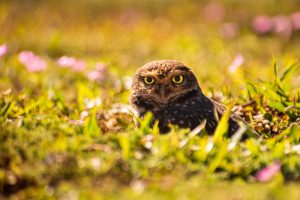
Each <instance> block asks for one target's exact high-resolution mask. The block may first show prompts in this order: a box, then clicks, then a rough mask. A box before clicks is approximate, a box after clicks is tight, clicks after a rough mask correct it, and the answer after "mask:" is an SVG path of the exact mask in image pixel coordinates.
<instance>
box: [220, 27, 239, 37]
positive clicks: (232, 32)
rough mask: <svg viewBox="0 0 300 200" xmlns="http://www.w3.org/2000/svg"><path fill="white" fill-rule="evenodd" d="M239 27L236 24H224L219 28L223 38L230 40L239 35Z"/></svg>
mask: <svg viewBox="0 0 300 200" xmlns="http://www.w3.org/2000/svg"><path fill="white" fill-rule="evenodd" d="M239 30H240V27H239V25H237V24H236V23H225V24H223V26H222V27H221V33H222V35H223V37H224V38H226V39H232V38H234V37H236V36H237V35H238V34H239Z"/></svg>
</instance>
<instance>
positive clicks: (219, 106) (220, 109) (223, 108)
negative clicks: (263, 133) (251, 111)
mask: <svg viewBox="0 0 300 200" xmlns="http://www.w3.org/2000/svg"><path fill="white" fill-rule="evenodd" d="M211 101H212V102H213V104H214V106H215V108H216V109H217V112H218V114H219V115H221V116H222V115H223V114H224V113H225V112H226V110H227V107H226V106H224V105H223V104H221V103H219V102H217V101H215V100H212V99H211ZM230 118H232V119H233V120H234V121H237V122H243V123H244V124H245V125H248V126H249V124H248V123H247V122H246V121H245V120H244V119H243V118H242V117H240V116H239V115H237V114H235V113H234V112H231V113H230Z"/></svg>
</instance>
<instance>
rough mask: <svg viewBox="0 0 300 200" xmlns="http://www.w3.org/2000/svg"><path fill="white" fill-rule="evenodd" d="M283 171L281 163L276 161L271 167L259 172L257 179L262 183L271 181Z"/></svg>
mask: <svg viewBox="0 0 300 200" xmlns="http://www.w3.org/2000/svg"><path fill="white" fill-rule="evenodd" d="M280 169H281V163H280V161H275V162H273V163H272V164H270V165H269V166H266V167H264V168H263V169H261V170H260V171H258V172H257V173H256V175H255V177H256V179H257V180H258V181H260V182H266V181H269V180H270V179H271V178H272V177H273V176H274V175H275V174H277V173H278V172H279V171H280Z"/></svg>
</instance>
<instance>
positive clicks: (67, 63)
mask: <svg viewBox="0 0 300 200" xmlns="http://www.w3.org/2000/svg"><path fill="white" fill-rule="evenodd" d="M57 63H58V64H59V65H60V66H61V67H65V68H71V69H72V70H74V71H83V70H84V69H85V67H86V64H85V62H84V61H82V60H78V59H76V58H73V57H69V56H62V57H60V58H59V59H58V60H57Z"/></svg>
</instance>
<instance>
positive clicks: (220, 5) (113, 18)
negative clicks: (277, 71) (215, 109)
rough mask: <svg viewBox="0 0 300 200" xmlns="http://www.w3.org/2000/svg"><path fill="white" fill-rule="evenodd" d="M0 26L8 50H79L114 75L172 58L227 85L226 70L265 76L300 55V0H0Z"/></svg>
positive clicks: (50, 53) (54, 55)
mask: <svg viewBox="0 0 300 200" xmlns="http://www.w3.org/2000/svg"><path fill="white" fill-rule="evenodd" d="M0 30H1V31H0V44H1V43H5V44H7V45H9V52H8V53H9V54H13V53H15V52H20V51H24V50H30V51H33V52H35V53H37V54H38V55H40V56H43V57H48V58H49V59H58V58H59V57H61V56H65V55H67V56H74V57H77V58H84V59H85V61H91V60H92V61H95V62H102V63H105V64H106V65H107V67H108V68H109V70H110V71H111V72H113V73H115V74H117V76H119V75H122V76H124V75H128V76H132V74H133V73H134V71H135V70H136V69H137V67H139V66H141V65H143V64H144V63H146V62H148V61H151V60H155V59H176V60H179V61H181V62H183V63H185V64H187V65H188V66H190V67H191V68H192V69H193V70H194V71H195V72H196V73H197V75H198V76H199V77H200V82H201V83H203V84H205V87H206V88H216V86H217V87H218V86H223V85H224V84H225V85H227V86H228V87H230V84H232V78H230V77H231V76H233V77H235V79H236V78H237V77H239V79H241V78H242V79H247V80H251V79H257V78H266V77H268V76H271V74H270V73H269V72H270V70H272V60H273V59H276V60H277V61H278V62H279V63H280V64H281V65H283V66H284V65H288V64H290V63H291V62H295V60H297V59H298V58H299V56H300V45H299V41H300V38H299V36H300V1H298V0H285V1H283V0H265V1H258V0H257V1H242V0H223V1H221V0H219V1H218V0H213V1H211V0H202V1H196V0H185V1H181V0H139V1H133V0H110V1H108V0H107V1H106V0H73V1H61V0H48V1H46V0H45V1H42V0H40V1H39V0H26V1H23V0H1V3H0ZM237 70H239V72H242V73H239V74H236V73H235V72H236V71H237ZM258 70H259V71H258ZM234 90H235V91H234ZM239 90H240V88H239V87H236V88H235V89H233V91H232V92H233V93H236V92H238V91H239Z"/></svg>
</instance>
